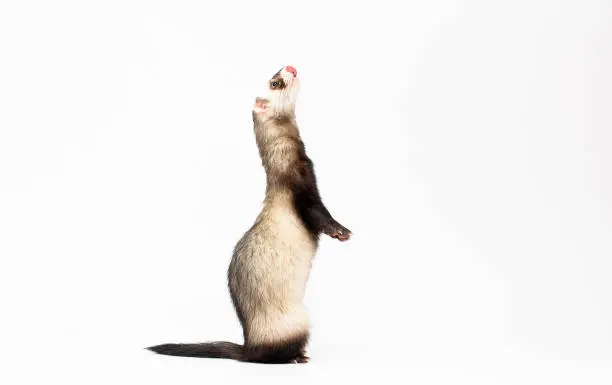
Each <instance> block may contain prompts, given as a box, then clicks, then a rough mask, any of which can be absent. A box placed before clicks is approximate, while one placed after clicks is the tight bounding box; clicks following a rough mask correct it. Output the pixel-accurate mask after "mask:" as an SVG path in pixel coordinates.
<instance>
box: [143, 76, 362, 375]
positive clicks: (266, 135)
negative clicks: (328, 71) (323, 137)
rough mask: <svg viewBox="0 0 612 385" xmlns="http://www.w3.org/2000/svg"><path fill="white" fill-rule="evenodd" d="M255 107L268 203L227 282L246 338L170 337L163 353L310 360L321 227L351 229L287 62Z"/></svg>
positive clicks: (239, 248)
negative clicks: (300, 114)
mask: <svg viewBox="0 0 612 385" xmlns="http://www.w3.org/2000/svg"><path fill="white" fill-rule="evenodd" d="M266 88H267V90H266V92H265V93H264V94H263V95H260V96H259V97H257V98H256V99H255V104H254V106H253V110H252V116H253V123H254V131H255V139H256V142H257V147H258V149H259V154H260V156H261V161H262V164H263V167H264V169H265V172H266V195H265V199H264V201H263V209H262V210H261V212H260V214H259V215H258V216H257V219H256V220H255V223H254V224H253V225H252V227H251V228H250V229H249V230H248V231H247V232H246V233H245V234H244V235H243V237H242V238H241V239H240V240H239V241H238V243H237V244H236V246H235V248H234V252H233V256H232V260H231V262H230V265H229V269H228V286H229V290H230V294H231V298H232V303H233V305H234V308H235V310H236V314H237V316H238V319H239V321H240V324H241V326H242V331H243V337H244V345H239V344H236V343H232V342H208V343H199V344H163V345H158V346H152V347H149V348H148V349H149V350H152V351H153V352H156V353H159V354H165V355H171V356H184V357H207V358H228V359H234V360H238V361H244V362H255V363H266V364H285V363H306V362H308V360H309V357H308V356H306V352H305V349H306V345H307V343H308V340H309V334H310V332H309V330H310V325H309V319H308V314H307V312H306V308H305V307H304V305H303V303H302V302H303V298H304V291H305V288H306V281H307V280H308V276H309V273H310V269H311V265H312V260H313V258H314V256H315V253H316V251H317V248H318V243H319V235H320V234H321V233H324V234H327V235H328V236H330V237H332V238H336V239H338V240H340V241H346V240H348V239H349V238H350V237H351V235H352V233H351V231H350V230H349V229H347V228H346V227H344V226H342V225H341V224H340V223H338V222H337V221H336V220H335V219H334V218H333V217H332V216H331V214H330V213H329V211H328V210H327V208H326V207H325V205H324V204H323V202H322V201H321V196H320V195H319V190H318V188H317V181H316V177H315V173H314V167H313V163H312V161H311V160H310V158H309V157H308V156H307V155H306V150H305V148H304V143H303V142H302V140H301V138H300V133H299V130H298V126H297V123H296V117H295V104H296V100H297V96H298V93H299V88H300V82H299V79H298V77H297V70H296V69H295V68H294V67H292V66H286V67H284V68H282V69H280V70H279V71H278V72H277V73H275V74H274V76H272V78H271V79H270V80H269V81H268V84H267V87H266Z"/></svg>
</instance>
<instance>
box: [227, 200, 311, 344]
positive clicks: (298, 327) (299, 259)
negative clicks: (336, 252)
mask: <svg viewBox="0 0 612 385" xmlns="http://www.w3.org/2000/svg"><path fill="white" fill-rule="evenodd" d="M316 249H317V242H316V241H315V240H314V239H313V238H312V237H311V235H310V234H309V233H308V231H307V230H306V228H305V227H304V225H303V224H302V222H301V221H300V220H299V218H297V216H296V215H295V213H294V212H293V210H288V209H287V207H286V206H282V205H277V206H276V207H275V206H272V207H267V208H265V209H264V211H263V212H262V214H261V215H260V218H259V220H258V222H257V225H256V226H254V227H253V228H252V229H251V230H250V231H249V232H248V233H247V234H245V237H244V238H243V239H242V240H241V241H240V243H239V247H237V249H236V253H235V255H234V260H233V261H232V267H230V289H231V290H232V296H233V298H234V301H235V302H236V305H237V307H239V311H241V312H242V314H243V317H244V319H245V323H244V327H245V334H246V336H247V343H248V344H249V345H257V344H260V343H273V342H274V341H280V340H286V339H287V338H291V337H293V336H296V335H299V334H302V333H304V332H307V331H308V329H309V322H308V315H307V313H306V309H305V308H304V306H303V304H302V300H303V298H304V292H305V289H306V282H307V280H308V276H309V273H310V268H311V264H312V259H313V257H314V255H315V252H316ZM232 276H233V279H232Z"/></svg>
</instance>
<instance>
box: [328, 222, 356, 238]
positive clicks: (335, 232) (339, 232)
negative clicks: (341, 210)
mask: <svg viewBox="0 0 612 385" xmlns="http://www.w3.org/2000/svg"><path fill="white" fill-rule="evenodd" d="M325 234H327V235H329V236H330V237H332V238H336V239H337V240H339V241H340V242H345V241H348V240H349V239H350V238H351V235H353V233H351V230H349V229H347V228H346V227H344V226H342V225H341V224H339V223H334V224H332V225H330V226H329V227H327V228H326V229H325Z"/></svg>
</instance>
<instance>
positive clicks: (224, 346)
mask: <svg viewBox="0 0 612 385" xmlns="http://www.w3.org/2000/svg"><path fill="white" fill-rule="evenodd" d="M147 349H149V350H151V351H153V352H155V353H157V354H164V355H166V356H180V357H200V358H229V359H232V360H238V361H244V358H245V352H244V347H243V346H242V345H238V344H235V343H233V342H208V343H202V344H163V345H157V346H151V347H149V348H147Z"/></svg>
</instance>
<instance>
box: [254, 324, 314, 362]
mask: <svg viewBox="0 0 612 385" xmlns="http://www.w3.org/2000/svg"><path fill="white" fill-rule="evenodd" d="M308 337H309V335H308V333H307V332H306V333H302V334H299V335H296V336H294V337H291V338H288V339H286V340H282V341H277V342H273V343H261V344H258V345H255V346H247V347H246V359H245V361H249V362H256V363H262V364H291V363H306V362H308V357H306V356H305V349H306V345H307V344H308Z"/></svg>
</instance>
